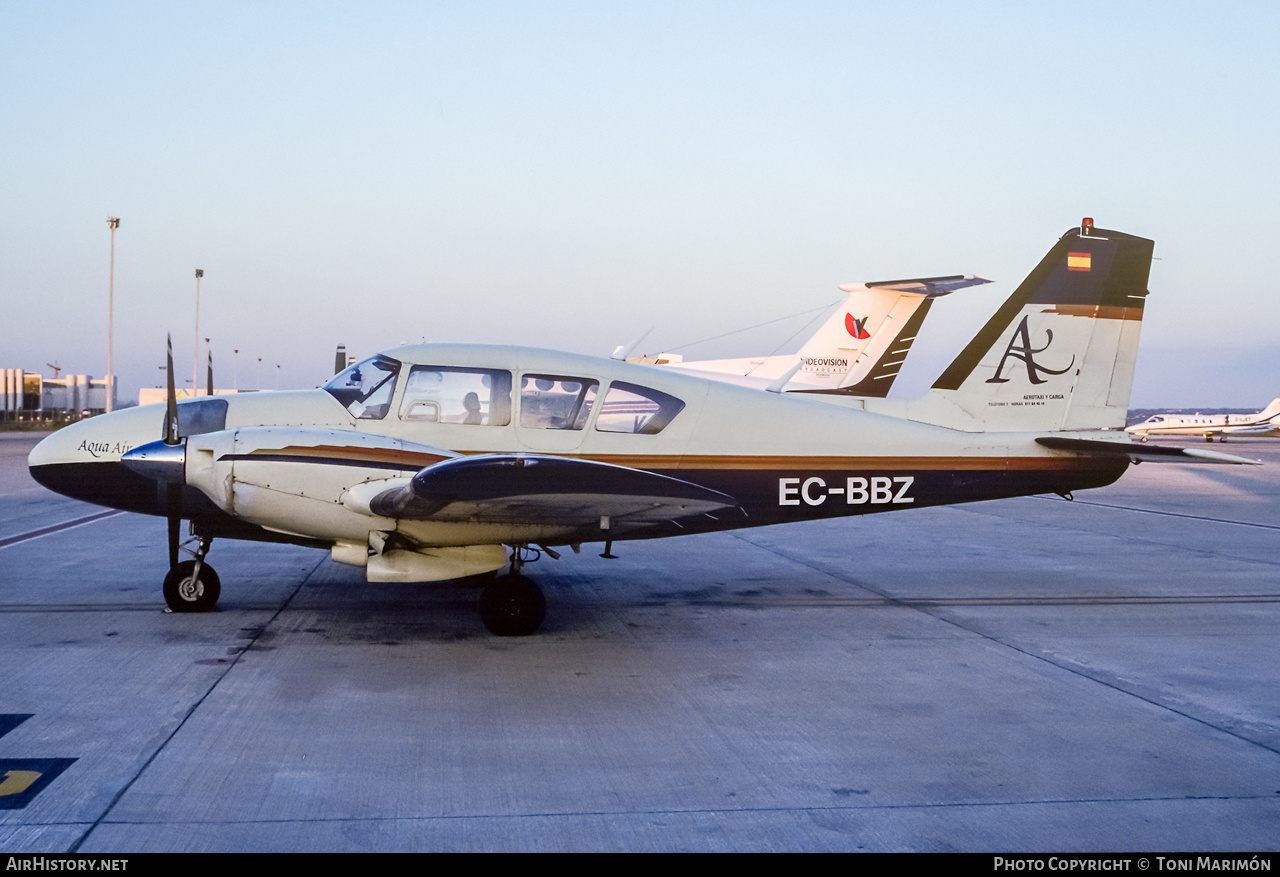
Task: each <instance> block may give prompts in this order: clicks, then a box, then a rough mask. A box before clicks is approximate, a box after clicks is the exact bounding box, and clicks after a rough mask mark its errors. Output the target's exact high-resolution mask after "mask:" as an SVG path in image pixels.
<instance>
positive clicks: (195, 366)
mask: <svg viewBox="0 0 1280 877" xmlns="http://www.w3.org/2000/svg"><path fill="white" fill-rule="evenodd" d="M203 276H204V269H203V268H197V269H196V340H195V345H194V346H195V350H193V351H191V395H192V396H195V395H196V387H198V386H200V383H199V381H198V380H197V379H198V378H199V376H200V278H201V277H203Z"/></svg>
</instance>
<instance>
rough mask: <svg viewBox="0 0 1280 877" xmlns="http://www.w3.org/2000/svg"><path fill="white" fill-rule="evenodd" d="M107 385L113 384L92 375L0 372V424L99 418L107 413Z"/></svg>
mask: <svg viewBox="0 0 1280 877" xmlns="http://www.w3.org/2000/svg"><path fill="white" fill-rule="evenodd" d="M108 383H111V384H114V381H111V382H109V381H108V380H107V379H106V378H94V377H93V376H92V375H67V376H66V377H65V378H46V377H44V376H42V375H40V374H37V373H35V372H29V371H24V370H22V369H20V368H5V369H0V420H7V421H12V420H65V419H76V418H79V417H88V416H91V415H94V414H101V413H103V412H104V411H106V410H107V386H108ZM112 389H114V386H113V387H112ZM112 401H113V403H114V401H115V400H114V399H113V400H112ZM111 407H112V408H118V407H119V405H118V404H113V405H112V406H111Z"/></svg>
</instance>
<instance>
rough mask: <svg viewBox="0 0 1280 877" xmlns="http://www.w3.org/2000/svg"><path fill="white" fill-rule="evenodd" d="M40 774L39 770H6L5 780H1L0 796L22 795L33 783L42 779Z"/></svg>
mask: <svg viewBox="0 0 1280 877" xmlns="http://www.w3.org/2000/svg"><path fill="white" fill-rule="evenodd" d="M40 776H41V774H40V771H38V770H11V771H6V772H5V775H4V782H0V798H3V797H5V796H6V795H21V794H22V793H23V792H25V791H26V790H27V789H29V788H30V787H31V784H32V783H34V782H35V781H36V780H38V779H40Z"/></svg>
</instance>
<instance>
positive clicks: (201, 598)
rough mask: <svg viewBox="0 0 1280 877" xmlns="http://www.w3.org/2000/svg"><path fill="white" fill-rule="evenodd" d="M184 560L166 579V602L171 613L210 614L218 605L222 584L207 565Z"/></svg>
mask: <svg viewBox="0 0 1280 877" xmlns="http://www.w3.org/2000/svg"><path fill="white" fill-rule="evenodd" d="M196 565H197V564H196V561H194V560H184V561H183V562H182V563H180V564H178V565H177V566H175V567H174V568H173V569H171V570H169V574H168V575H167V576H165V577H164V602H165V603H166V604H167V605H168V607H169V610H170V611H171V612H209V611H211V610H212V609H213V607H215V606H217V605H218V597H219V596H221V595H222V582H221V581H219V580H218V574H217V573H216V572H214V571H213V567H211V566H209V564H207V563H202V564H200V565H199V566H200V569H199V570H197V569H196Z"/></svg>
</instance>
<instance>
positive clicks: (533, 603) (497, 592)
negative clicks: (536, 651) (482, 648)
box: [480, 575, 547, 636]
mask: <svg viewBox="0 0 1280 877" xmlns="http://www.w3.org/2000/svg"><path fill="white" fill-rule="evenodd" d="M546 615H547V601H546V598H545V597H543V596H542V589H541V588H539V587H538V586H537V585H535V584H534V583H533V582H532V581H531V580H529V579H527V578H525V577H524V576H521V575H506V576H502V577H501V578H499V579H498V580H497V581H495V582H493V583H492V584H491V585H489V586H488V587H486V588H485V589H484V595H483V596H482V597H481V600H480V616H481V618H483V619H484V626H485V627H487V628H489V632H490V633H492V634H494V635H496V636H528V635H529V634H531V633H534V632H536V631H537V629H538V627H539V626H540V625H541V624H542V619H543V618H545V617H546Z"/></svg>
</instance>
